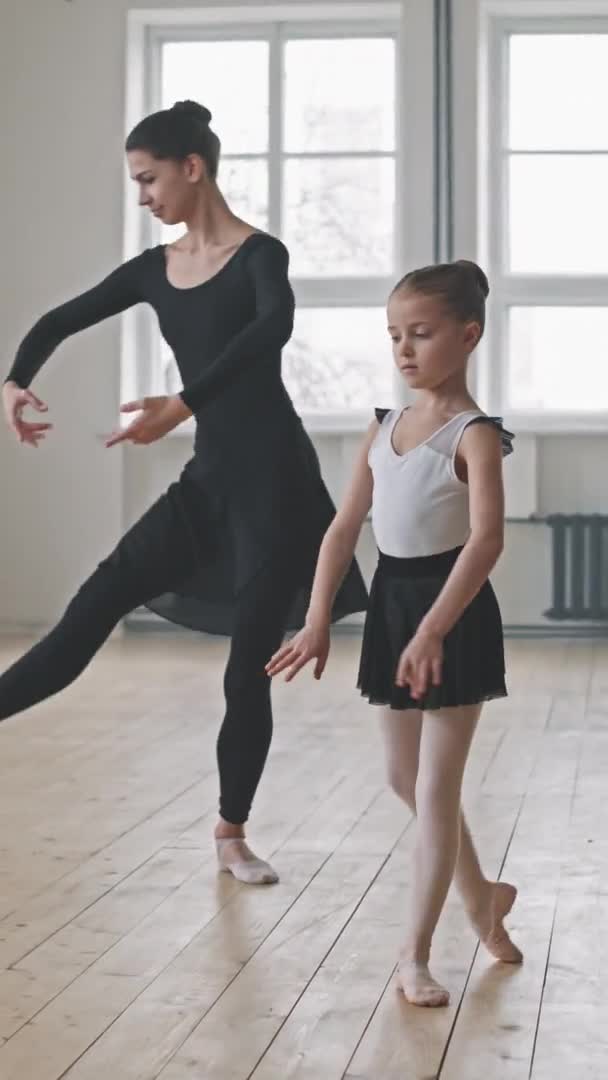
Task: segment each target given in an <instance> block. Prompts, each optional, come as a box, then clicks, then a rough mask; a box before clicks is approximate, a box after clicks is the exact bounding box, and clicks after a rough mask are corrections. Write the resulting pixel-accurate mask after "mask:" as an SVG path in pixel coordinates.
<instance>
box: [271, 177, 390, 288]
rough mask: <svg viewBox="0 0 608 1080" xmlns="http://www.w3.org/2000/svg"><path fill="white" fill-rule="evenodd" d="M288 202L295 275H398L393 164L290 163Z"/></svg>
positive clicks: (287, 223)
mask: <svg viewBox="0 0 608 1080" xmlns="http://www.w3.org/2000/svg"><path fill="white" fill-rule="evenodd" d="M284 199H285V213H284V237H285V242H286V244H287V246H288V247H289V249H290V251H291V271H292V274H294V276H301V277H317V276H319V277H323V276H330V277H350V276H360V275H362V274H364V275H370V276H373V275H385V274H392V273H393V270H394V266H393V235H394V202H395V165H394V160H393V159H391V158H388V159H368V160H360V159H353V158H341V159H339V160H336V159H333V160H332V159H329V160H328V159H322V160H318V159H316V160H306V161H302V160H295V161H294V160H288V161H287V162H286V166H285V194H284Z"/></svg>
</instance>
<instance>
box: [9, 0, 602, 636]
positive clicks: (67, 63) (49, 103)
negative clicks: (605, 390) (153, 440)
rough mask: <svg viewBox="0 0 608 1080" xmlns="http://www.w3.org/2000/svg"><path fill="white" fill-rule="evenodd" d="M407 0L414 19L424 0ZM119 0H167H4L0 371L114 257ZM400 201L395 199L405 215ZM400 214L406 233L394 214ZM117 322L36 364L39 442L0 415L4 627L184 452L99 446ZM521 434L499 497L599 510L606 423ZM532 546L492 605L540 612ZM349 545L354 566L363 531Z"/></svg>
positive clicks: (471, 143) (337, 476) (466, 87)
mask: <svg viewBox="0 0 608 1080" xmlns="http://www.w3.org/2000/svg"><path fill="white" fill-rule="evenodd" d="M476 3H477V0H457V3H456V4H455V5H454V6H455V10H456V26H455V31H456V37H457V40H458V41H459V56H458V64H457V70H456V85H457V87H458V93H459V95H460V97H459V104H458V125H457V148H458V150H457V165H458V167H457V176H456V205H457V207H458V221H457V230H456V235H457V244H458V254H459V255H460V256H465V255H475V252H476V190H475V179H476V165H475V160H476V158H475V155H476V138H475V123H474V111H475V93H476V83H475V48H476V46H475V35H474V33H472V29H473V30H474V26H475V13H476ZM414 4H415V12H414V16H415V18H416V19H417V20H419V22H420V26H419V32H422V29H423V26H425V25H428V23H426V22H425V21H424V19H425V11H426V8H427V4H430V0H414ZM128 6H137V7H147V8H150V7H167V6H170V0H165V2H164V3H153V2H152V0H146V2H145V3H140V4H132V5H128V3H127V0H104V2H103V3H99V2H98V0H78V2H77V3H67V2H66V3H64V2H55V3H49V2H48V0H18V3H17V2H14V3H13V4H12V6H11V5H7V3H6V0H4V4H3V7H2V14H1V16H0V19H1V23H0V79H1V80H2V81H1V83H0V110H1V112H0V120H1V121H2V133H3V135H2V138H3V147H6V151H7V153H6V163H7V164H6V167H5V165H4V163H3V166H2V171H1V172H0V184H1V195H2V198H1V199H0V213H1V214H2V236H3V240H4V251H5V256H6V255H8V256H9V257H5V259H4V260H3V271H2V282H1V286H2V287H1V289H0V319H1V326H2V332H3V336H2V342H3V355H2V366H3V370H6V369H7V368H8V366H9V363H10V361H11V358H12V354H13V352H14V349H15V347H16V346H17V344H18V341H19V339H20V337H21V335H22V334H23V332H24V331H25V330H26V329H27V328H28V327H29V326H30V325H31V323H32V322H33V320H34V319H35V318H36V317H37V315H38V314H39V313H41V312H42V311H43V310H45V309H46V308H48V307H50V306H51V305H53V304H56V303H58V302H60V301H61V300H62V299H64V298H67V297H69V296H71V295H73V294H75V293H77V292H79V291H80V290H81V289H83V288H84V287H86V286H87V285H88V284H89V283H93V282H95V281H96V280H98V279H99V277H100V276H101V275H102V274H104V273H105V272H107V271H108V270H109V269H111V268H112V267H113V266H114V265H116V264H117V263H118V262H119V261H120V260H121V258H122V190H123V188H122V181H123V163H122V137H123V91H124V44H125V33H124V31H125V23H126V10H127V7H128ZM176 6H177V5H176ZM347 6H348V4H347ZM410 30H413V27H412V26H411V24H410ZM406 38H407V27H406ZM414 38H415V35H414ZM410 40H411V38H410ZM467 50H468V51H467ZM17 58H19V60H18V62H17ZM408 70H409V69H408ZM406 82H407V80H406ZM418 90H419V93H418V100H419V103H420V124H421V128H422V130H424V125H425V120H424V115H425V111H424V100H426V97H427V95H425V94H423V93H422V91H421V83H420V81H419V82H418ZM427 112H428V110H427ZM15 121H17V122H18V124H16V123H15ZM3 158H4V155H3ZM408 160H409V166H408V167H409V168H414V169H416V168H419V169H420V170H421V173H422V174H423V175H424V176H426V171H427V170H428V161H422V160H421V161H420V162H419V163H418V162H417V161H416V158H415V156H414V155H412V153H410V155H409V159H408ZM427 179H428V177H427ZM410 190H411V189H410ZM415 210H416V207H410V208H409V211H408V212H409V213H410V220H413V216H414V215H415ZM405 227H406V232H407V221H406V222H405ZM413 236H414V241H415V254H416V258H415V260H413V261H416V262H419V261H423V260H424V259H426V258H430V252H426V251H425V234H424V231H423V230H422V231H421V229H420V227H419V225H418V226H417V231H416V232H415V233H414V234H413ZM119 335H120V327H119V322H118V320H113V321H111V322H109V323H107V324H106V325H103V326H100V327H98V328H95V329H93V330H90V331H88V332H87V333H86V334H82V335H80V336H79V337H78V338H76V339H74V340H73V341H71V342H68V343H67V344H66V345H64V346H63V347H62V349H61V350H60V352H59V353H58V354H57V355H56V356H55V357H54V359H53V360H52V361H51V362H50V363H49V365H48V367H47V369H46V370H45V372H44V373H43V374H42V376H41V377H40V378H39V380H38V381H37V383H36V387H35V388H36V389H37V390H38V391H39V393H40V394H41V395H42V396H45V397H46V398H47V400H48V402H49V405H50V407H51V414H52V419H53V420H54V421H55V423H56V425H57V430H56V431H55V432H54V433H53V436H52V438H51V439H49V441H48V443H47V445H46V446H45V447H44V448H43V449H40V450H39V451H38V452H36V451H33V450H29V449H25V448H23V449H22V448H20V447H17V446H16V445H14V444H13V442H11V440H10V439H9V437H8V435H7V433H6V432H5V431H4V429H0V498H1V506H2V517H1V533H0V536H1V545H2V546H1V555H2V557H1V558H0V627H2V628H4V629H10V628H14V627H15V626H23V625H32V626H34V625H44V624H48V623H49V622H50V621H52V620H53V619H54V618H55V617H56V615H57V614H58V613H59V611H60V610H61V608H62V606H63V604H64V602H65V600H66V599H67V597H68V596H69V595H70V593H71V592H72V591H73V590H74V589H75V588H76V587H77V585H78V583H79V582H80V581H81V580H82V578H83V576H84V575H85V574H86V573H87V572H88V571H89V570H90V569H92V568H93V567H94V566H95V565H96V563H97V561H98V560H99V559H100V558H101V557H102V556H103V555H104V554H105V553H106V552H107V550H108V549H109V548H110V547H111V546H112V545H113V544H114V542H115V541H116V539H117V538H118V536H119V534H120V532H121V530H122V528H123V526H124V525H125V524H126V523H128V522H129V521H131V520H132V519H133V518H134V517H135V516H136V515H137V513H138V512H139V510H140V509H141V508H143V507H144V506H146V505H147V504H148V503H149V502H150V500H151V499H152V498H153V497H154V496H155V495H156V493H157V492H158V491H160V490H162V487H163V486H164V485H165V483H166V482H167V481H168V480H170V479H171V478H172V477H173V476H175V474H176V472H177V471H178V469H179V467H180V466H181V463H182V462H183V460H185V458H186V456H187V453H188V446H187V444H186V443H185V441H184V440H183V439H176V440H171V439H166V440H164V441H163V442H162V443H160V444H157V445H155V446H152V447H149V448H145V449H143V448H142V449H133V448H131V449H128V450H126V451H122V450H120V449H114V450H113V451H106V450H105V449H104V448H103V445H102V442H101V438H100V437H101V435H102V434H103V433H104V432H107V431H108V430H109V429H110V428H111V427H112V425H113V423H114V421H115V418H116V410H117V404H118V401H119V360H118V357H119ZM520 442H521V454H520V455H519V460H518V461H516V459H515V457H514V458H513V459H511V461H510V462H509V463H508V465H507V475H508V483H509V505H510V507H511V509H512V510H514V511H515V512H517V510H518V508H520V507H521V506H522V505H528V504H529V502H530V499H531V498H532V497H533V495H534V493H536V492H537V493H538V509H539V510H540V511H544V510H553V511H555V510H567V509H589V510H595V511H597V510H606V511H607V512H608V496H607V494H606V484H605V480H604V477H605V468H604V465H603V458H604V455H605V454H606V450H607V448H608V443H607V441H606V439H604V438H601V437H596V438H587V437H581V436H578V437H574V436H572V437H559V436H555V437H551V438H543V439H540V440H534V439H523V438H522V439H521V440H520ZM317 443H318V447H319V451H320V453H321V457H322V461H323V465H324V469H325V472H326V476H327V479H328V482H329V485H330V488H331V489H332V490H333V491H334V493H336V494H337V493H338V492H339V489H340V488H341V486H342V484H343V480H344V475H345V471H346V467H347V465H346V463H347V462H348V460H349V458H350V455H351V452H352V441H351V440H350V439H346V440H335V439H334V440H332V439H329V438H327V437H325V438H323V439H319V440H317ZM530 493H532V494H530ZM528 496H529V497H528ZM548 556H549V551H548V537H547V535H546V530H545V529H544V528H542V527H534V526H527V525H526V526H521V525H514V526H512V527H510V529H509V533H508V546H507V553H506V555H505V556H504V558H503V562H502V565H501V566H500V568H499V570H498V572H497V575H496V583H497V586H498V589H499V592H500V596H501V600H502V602H503V604H504V610H505V616H506V620H507V621H508V622H513V623H527V622H538V621H539V618H540V613H541V611H542V609H543V607H546V606H547V605H548V603H549V593H548V584H549V577H548V574H549V561H548ZM363 560H364V563H365V565H366V566H371V547H370V545H369V542H368V540H366V541H365V542H364V546H363Z"/></svg>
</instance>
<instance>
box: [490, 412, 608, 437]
mask: <svg viewBox="0 0 608 1080" xmlns="http://www.w3.org/2000/svg"><path fill="white" fill-rule="evenodd" d="M503 423H504V425H505V427H506V428H508V429H509V431H512V432H513V433H514V434H515V435H518V434H521V435H538V436H539V437H542V436H543V435H565V436H570V435H608V409H607V410H604V411H602V412H596V413H548V412H529V413H525V412H520V413H505V414H504V420H503Z"/></svg>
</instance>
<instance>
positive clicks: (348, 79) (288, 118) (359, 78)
mask: <svg viewBox="0 0 608 1080" xmlns="http://www.w3.org/2000/svg"><path fill="white" fill-rule="evenodd" d="M394 146H395V44H394V41H393V40H392V39H391V38H352V39H346V40H339V39H335V40H325V41H320V40H310V41H289V42H287V44H286V46H285V148H286V149H287V151H288V152H291V153H302V152H304V151H308V152H315V151H319V150H321V151H331V150H333V151H334V152H335V151H348V150H393V149H394Z"/></svg>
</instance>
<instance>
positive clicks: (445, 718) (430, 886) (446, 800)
mask: <svg viewBox="0 0 608 1080" xmlns="http://www.w3.org/2000/svg"><path fill="white" fill-rule="evenodd" d="M480 711H481V710H480V708H479V707H478V706H473V707H470V708H466V707H461V708H456V709H445V710H437V711H436V712H428V713H425V715H424V717H423V720H422V733H421V737H420V753H419V762H418V776H417V779H416V814H417V835H416V849H415V856H414V865H415V871H414V881H413V887H412V907H411V925H410V930H409V935H408V940H407V942H406V945H405V948H404V950H403V956H402V960H401V964H400V967H399V981H400V983H401V986H402V989H403V991H404V993H405V995H406V997H407V998H408V1000H409V1001H411V1002H412V1004H415V1005H446V1004H447V1003H448V1001H449V994H448V992H447V991H446V990H444V989H443V988H442V987H440V986H439V985H438V984H437V983H436V982H435V980H434V979H432V977H431V975H430V972H429V968H428V964H429V956H430V951H431V941H432V938H433V933H434V931H435V927H436V925H437V921H438V919H439V916H440V914H441V911H442V908H443V905H444V903H445V899H446V896H447V894H448V889H449V887H450V883H451V881H452V877H453V876H454V869H455V867H456V859H457V856H458V846H459V843H460V795H461V790H462V780H463V776H464V770H465V765H466V762H467V756H468V753H469V748H470V746H471V740H472V738H473V734H474V732H475V727H476V725H477V720H478V717H479V713H480Z"/></svg>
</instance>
